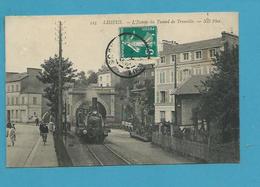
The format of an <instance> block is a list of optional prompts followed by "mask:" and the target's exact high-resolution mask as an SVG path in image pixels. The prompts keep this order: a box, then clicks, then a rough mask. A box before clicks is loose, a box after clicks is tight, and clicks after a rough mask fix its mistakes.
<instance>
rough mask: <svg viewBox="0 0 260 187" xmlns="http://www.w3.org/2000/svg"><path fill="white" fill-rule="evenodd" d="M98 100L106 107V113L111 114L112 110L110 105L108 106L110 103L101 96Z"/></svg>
mask: <svg viewBox="0 0 260 187" xmlns="http://www.w3.org/2000/svg"><path fill="white" fill-rule="evenodd" d="M97 101H98V102H99V103H100V104H102V105H103V106H104V107H105V110H106V114H107V115H110V114H111V111H110V107H109V106H108V104H107V103H106V102H105V101H104V100H103V99H102V98H100V97H97Z"/></svg>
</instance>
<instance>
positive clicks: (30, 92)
mask: <svg viewBox="0 0 260 187" xmlns="http://www.w3.org/2000/svg"><path fill="white" fill-rule="evenodd" d="M40 71H41V69H35V68H27V72H25V73H13V72H7V73H6V119H7V121H12V122H25V123H27V122H33V121H34V120H35V118H36V117H38V118H41V117H42V115H43V113H44V112H46V111H47V109H48V107H47V104H46V103H47V102H46V100H45V99H43V97H42V94H43V89H44V87H43V84H42V83H41V82H40V81H39V80H38V79H37V77H36V76H37V75H38V74H39V72H40Z"/></svg>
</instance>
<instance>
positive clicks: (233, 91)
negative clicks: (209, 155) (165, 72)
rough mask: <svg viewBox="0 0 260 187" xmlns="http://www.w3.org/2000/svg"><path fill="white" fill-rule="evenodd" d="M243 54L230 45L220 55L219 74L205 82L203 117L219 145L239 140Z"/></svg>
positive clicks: (216, 66) (201, 107)
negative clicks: (240, 68) (240, 71)
mask: <svg viewBox="0 0 260 187" xmlns="http://www.w3.org/2000/svg"><path fill="white" fill-rule="evenodd" d="M238 59H239V51H238V46H229V45H228V44H227V43H226V44H225V46H224V50H223V51H221V52H220V54H217V55H216V59H215V62H214V66H215V70H216V71H215V72H214V73H212V74H211V75H210V76H209V78H208V79H207V80H206V81H205V82H203V84H204V88H205V89H203V90H201V93H202V97H201V102H200V114H201V115H202V117H203V118H204V119H206V121H207V122H208V124H209V133H210V136H211V137H212V141H214V142H215V143H221V142H228V141H232V140H235V141H238V139H239V131H238V130H239V71H238V66H239V64H238Z"/></svg>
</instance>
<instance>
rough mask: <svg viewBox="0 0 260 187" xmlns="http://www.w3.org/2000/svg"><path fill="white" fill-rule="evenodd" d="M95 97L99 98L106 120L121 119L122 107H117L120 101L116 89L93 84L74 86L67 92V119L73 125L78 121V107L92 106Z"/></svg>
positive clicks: (116, 120)
mask: <svg viewBox="0 0 260 187" xmlns="http://www.w3.org/2000/svg"><path fill="white" fill-rule="evenodd" d="M93 97H96V98H97V101H98V105H99V108H101V110H102V113H103V114H104V115H105V116H106V122H118V121H119V120H120V119H121V107H117V105H118V102H120V101H117V100H118V98H117V97H116V92H115V89H114V88H113V87H99V86H96V85H91V86H89V87H87V88H72V89H70V90H69V91H67V93H66V97H65V98H64V99H66V103H67V120H68V122H70V123H71V125H72V126H75V123H76V112H77V109H79V108H81V107H86V106H87V107H88V106H91V105H92V104H91V102H92V98H93Z"/></svg>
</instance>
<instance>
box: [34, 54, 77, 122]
mask: <svg viewBox="0 0 260 187" xmlns="http://www.w3.org/2000/svg"><path fill="white" fill-rule="evenodd" d="M72 65H73V63H72V62H71V61H70V60H69V59H68V58H67V59H65V58H62V71H61V79H62V90H67V89H68V88H69V84H68V83H73V82H74V81H75V77H76V74H75V73H76V71H77V70H76V69H73V67H72ZM41 67H42V68H43V71H42V72H40V74H39V75H38V76H37V78H38V79H39V80H40V81H41V82H42V83H43V84H45V86H46V87H45V89H44V92H45V93H44V95H43V97H45V98H47V99H48V101H49V103H47V105H48V106H49V107H50V111H51V113H52V115H53V116H54V117H55V119H56V120H57V116H56V115H57V113H58V95H59V93H58V86H59V57H58V56H57V55H54V57H50V58H49V59H48V60H44V62H43V63H42V64H41Z"/></svg>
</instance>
